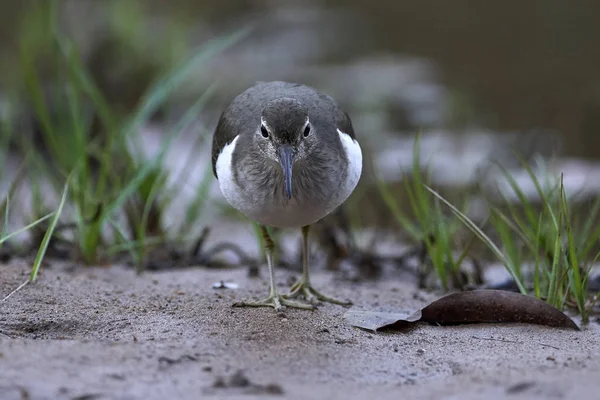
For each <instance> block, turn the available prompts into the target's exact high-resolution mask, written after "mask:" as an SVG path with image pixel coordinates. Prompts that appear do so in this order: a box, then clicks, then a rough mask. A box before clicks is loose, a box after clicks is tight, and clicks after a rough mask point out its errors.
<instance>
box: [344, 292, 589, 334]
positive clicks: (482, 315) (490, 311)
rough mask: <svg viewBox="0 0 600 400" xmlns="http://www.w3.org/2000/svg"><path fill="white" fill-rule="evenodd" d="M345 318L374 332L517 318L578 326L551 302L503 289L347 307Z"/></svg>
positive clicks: (573, 327)
mask: <svg viewBox="0 0 600 400" xmlns="http://www.w3.org/2000/svg"><path fill="white" fill-rule="evenodd" d="M344 319H345V321H346V323H348V324H349V325H352V326H355V327H358V328H362V329H368V330H371V331H373V332H376V331H377V330H378V329H382V328H404V327H407V326H410V325H412V324H414V323H416V322H419V321H422V322H428V323H430V324H436V325H450V324H465V323H485V322H518V323H529V324H536V325H544V326H550V327H556V328H569V329H575V330H579V327H578V326H577V325H576V324H575V322H573V320H572V319H571V318H569V317H568V316H567V315H565V314H564V313H563V312H562V311H560V310H558V309H557V308H555V307H552V306H551V305H550V304H548V303H546V302H544V301H542V300H539V299H536V298H535V297H532V296H526V295H523V294H520V293H513V292H506V291H504V290H474V291H468V292H459V293H452V294H449V295H447V296H444V297H442V298H440V299H438V300H436V301H434V302H433V303H431V304H429V305H428V306H426V307H425V308H423V309H421V310H417V311H415V312H398V313H391V312H379V311H363V310H360V311H358V310H349V311H347V312H346V314H344Z"/></svg>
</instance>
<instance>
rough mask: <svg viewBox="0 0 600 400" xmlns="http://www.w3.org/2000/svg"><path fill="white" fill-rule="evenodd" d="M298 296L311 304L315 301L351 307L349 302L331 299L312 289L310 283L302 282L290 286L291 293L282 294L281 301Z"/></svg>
mask: <svg viewBox="0 0 600 400" xmlns="http://www.w3.org/2000/svg"><path fill="white" fill-rule="evenodd" d="M299 296H303V297H304V298H305V299H306V300H307V301H308V302H310V303H311V304H315V303H316V302H317V301H323V302H327V303H333V304H338V305H340V306H346V307H347V306H351V305H352V302H351V301H343V300H338V299H335V298H333V297H328V296H325V295H324V294H322V293H320V292H318V291H317V290H316V289H315V288H313V287H312V285H311V284H310V283H306V282H305V281H304V280H301V281H299V282H296V283H295V284H294V286H292V289H291V292H290V293H289V294H284V295H282V296H281V297H282V298H283V299H293V298H296V297H299Z"/></svg>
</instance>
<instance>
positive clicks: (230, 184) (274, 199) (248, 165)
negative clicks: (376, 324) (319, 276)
mask: <svg viewBox="0 0 600 400" xmlns="http://www.w3.org/2000/svg"><path fill="white" fill-rule="evenodd" d="M362 161H363V155H362V150H361V146H360V144H359V142H358V140H357V138H356V136H355V133H354V128H353V126H352V121H351V120H350V117H349V115H348V113H347V112H346V111H344V110H343V109H342V108H341V107H340V105H339V104H338V103H337V102H336V100H334V99H333V98H332V97H331V96H329V95H327V94H325V93H322V92H320V91H318V90H317V89H315V88H313V87H311V86H308V85H305V84H301V83H293V82H284V81H269V82H257V83H255V84H254V85H253V86H250V87H249V88H247V89H246V90H244V91H243V92H241V93H240V94H238V95H237V96H236V97H235V98H234V99H233V100H232V101H231V103H230V104H229V105H228V106H227V107H226V108H225V109H224V111H223V112H222V113H221V115H220V117H219V120H218V122H217V126H216V128H215V130H214V133H213V140H212V168H213V174H214V177H215V178H216V180H217V181H218V183H219V188H220V191H221V193H222V194H223V196H224V197H225V199H226V200H227V202H228V203H229V204H230V205H231V206H232V207H233V208H234V209H236V210H237V211H239V212H241V213H242V214H243V215H245V216H246V217H247V218H248V219H249V220H252V221H254V222H255V223H257V225H258V226H259V228H260V233H261V236H262V239H263V240H262V245H263V247H264V254H265V258H266V263H267V266H268V270H269V280H270V282H269V284H270V286H269V294H268V296H267V297H266V298H264V299H262V300H257V301H241V302H237V303H235V304H234V305H235V306H238V307H273V308H274V309H275V310H278V311H279V310H281V309H282V308H284V307H290V308H299V309H312V310H314V309H315V308H316V307H315V305H316V303H318V302H329V303H333V304H337V305H342V306H350V305H352V302H351V301H346V300H338V299H336V298H333V297H329V296H326V295H324V294H322V293H321V292H319V291H317V290H316V289H315V288H314V287H313V285H312V282H311V280H310V273H309V264H310V262H309V251H308V249H309V231H310V227H311V225H313V224H315V223H316V222H318V221H319V220H321V219H322V218H324V217H325V216H327V215H328V214H330V213H331V212H333V211H334V210H335V209H336V208H338V207H339V206H341V205H342V204H343V203H344V202H345V201H346V200H347V199H348V197H349V196H350V195H351V194H352V192H353V191H354V189H355V188H356V186H357V184H358V182H359V180H360V177H361V174H362ZM269 227H271V228H280V229H300V231H301V234H302V276H301V279H300V280H299V281H298V282H296V283H295V284H294V285H293V286H292V287H291V291H290V292H289V293H287V294H283V293H280V292H279V291H278V290H277V288H276V284H275V272H274V265H273V250H274V242H273V240H272V238H271V236H270V234H269ZM301 298H303V300H304V302H301V301H298V300H299V299H301Z"/></svg>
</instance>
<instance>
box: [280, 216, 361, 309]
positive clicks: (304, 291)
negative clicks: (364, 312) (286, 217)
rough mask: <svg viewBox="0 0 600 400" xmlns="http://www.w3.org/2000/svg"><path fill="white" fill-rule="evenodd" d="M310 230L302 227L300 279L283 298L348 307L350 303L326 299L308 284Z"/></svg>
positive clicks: (308, 227) (308, 226)
mask: <svg viewBox="0 0 600 400" xmlns="http://www.w3.org/2000/svg"><path fill="white" fill-rule="evenodd" d="M309 229H310V225H307V226H303V227H302V278H301V279H300V281H299V282H296V283H295V284H294V286H292V288H291V292H290V293H289V294H287V295H284V296H283V298H286V299H291V298H294V297H298V296H301V295H302V296H304V298H305V299H306V300H308V301H310V302H311V303H314V302H316V300H320V301H325V302H328V303H333V304H339V305H341V306H350V305H352V302H350V301H342V300H337V299H334V298H331V297H327V296H325V295H323V294H321V293H319V292H318V291H317V290H316V289H314V288H313V287H312V285H311V284H310V276H309V273H308V231H309Z"/></svg>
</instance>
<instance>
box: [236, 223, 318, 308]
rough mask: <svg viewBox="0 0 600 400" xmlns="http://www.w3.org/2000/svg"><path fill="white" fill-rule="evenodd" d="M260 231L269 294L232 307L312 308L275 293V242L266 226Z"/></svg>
mask: <svg viewBox="0 0 600 400" xmlns="http://www.w3.org/2000/svg"><path fill="white" fill-rule="evenodd" d="M260 231H261V234H262V237H263V242H264V248H265V255H266V258H267V265H268V267H269V279H270V289H269V296H268V297H267V298H266V299H264V300H259V301H242V302H238V303H235V304H233V306H234V307H273V308H274V309H275V310H278V311H279V310H281V308H282V306H287V307H293V308H301V309H304V310H314V307H313V306H312V305H310V304H304V303H298V302H295V301H291V300H288V299H286V298H283V296H281V295H280V294H279V293H277V289H276V288H275V268H274V265H273V249H274V248H275V244H274V243H273V239H271V236H270V235H269V232H268V231H267V228H266V227H265V226H262V225H261V226H260Z"/></svg>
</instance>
